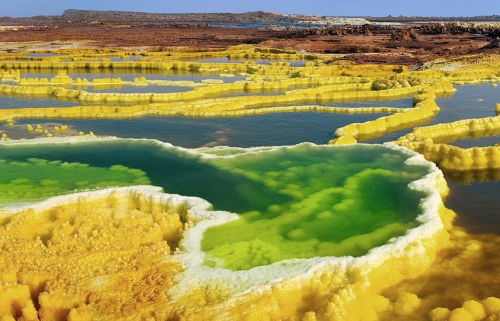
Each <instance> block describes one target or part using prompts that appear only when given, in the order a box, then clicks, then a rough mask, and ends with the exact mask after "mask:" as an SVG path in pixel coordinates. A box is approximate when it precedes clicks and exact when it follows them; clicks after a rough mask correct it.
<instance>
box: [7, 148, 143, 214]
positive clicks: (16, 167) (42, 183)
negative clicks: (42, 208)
mask: <svg viewBox="0 0 500 321" xmlns="http://www.w3.org/2000/svg"><path fill="white" fill-rule="evenodd" d="M0 173H2V176H1V178H0V205H10V204H15V203H21V202H32V201H39V200H40V199H43V198H47V197H50V196H55V195H61V194H67V193H69V192H71V191H77V190H86V189H95V188H99V187H103V186H130V185H144V184H149V183H150V181H149V179H148V178H147V177H145V173H144V172H143V171H141V170H137V169H131V168H127V167H124V166H120V165H114V166H111V167H110V168H104V167H91V166H89V165H88V164H82V163H79V162H71V163H68V162H62V161H58V160H53V161H47V160H45V159H40V158H27V159H25V160H22V159H19V158H16V160H13V159H11V158H9V157H5V156H1V157H0Z"/></svg>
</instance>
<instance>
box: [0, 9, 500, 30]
mask: <svg viewBox="0 0 500 321" xmlns="http://www.w3.org/2000/svg"><path fill="white" fill-rule="evenodd" d="M345 18H346V19H337V20H335V17H332V16H310V15H299V14H281V13H272V12H264V11H254V12H245V13H146V12H132V11H96V10H76V9H68V10H65V11H64V13H63V14H62V15H60V16H34V17H23V18H12V17H2V18H0V25H3V26H5V25H21V26H23V25H24V26H27V25H35V26H41V25H43V26H57V25H65V24H68V23H83V24H85V23H95V22H100V23H124V24H126V23H186V22H195V23H262V24H279V23H290V24H294V23H303V24H304V23H306V24H308V23H310V24H315V23H319V24H326V23H328V22H330V23H334V24H335V23H338V22H339V21H340V22H342V21H344V22H345V21H347V22H348V23H350V22H349V21H351V20H352V21H356V20H357V24H363V23H368V21H369V22H402V23H410V22H431V21H440V22H456V21H461V22H468V21H488V22H493V21H500V16H499V15H491V16H475V17H418V16H416V17H406V16H398V17H392V16H387V17H345ZM365 19H366V20H365ZM363 21H364V22H363Z"/></svg>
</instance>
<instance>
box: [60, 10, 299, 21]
mask: <svg viewBox="0 0 500 321" xmlns="http://www.w3.org/2000/svg"><path fill="white" fill-rule="evenodd" d="M61 19H63V20H66V21H72V22H87V21H105V22H224V23H244V22H257V23H276V22H284V23H296V22H298V21H299V20H300V19H298V18H296V17H292V16H287V15H281V14H275V13H270V12H263V11H256V12H246V13H145V12H129V11H93V10H75V9H68V10H66V11H64V13H63V14H62V16H61Z"/></svg>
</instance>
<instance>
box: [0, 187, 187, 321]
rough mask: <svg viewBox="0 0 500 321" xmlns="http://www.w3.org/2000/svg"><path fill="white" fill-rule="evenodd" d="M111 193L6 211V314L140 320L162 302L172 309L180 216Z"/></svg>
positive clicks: (0, 243) (2, 229)
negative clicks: (173, 257) (168, 297)
mask: <svg viewBox="0 0 500 321" xmlns="http://www.w3.org/2000/svg"><path fill="white" fill-rule="evenodd" d="M107 194H108V195H105V196H101V197H100V198H94V199H91V198H88V197H85V196H83V195H82V196H80V197H69V198H68V200H67V201H56V204H55V205H53V206H48V207H47V206H44V205H42V208H41V209H40V210H38V209H36V210H34V209H33V208H27V209H23V210H21V211H19V212H17V213H15V214H9V215H8V216H5V213H4V215H3V216H0V222H1V224H0V248H2V256H1V257H0V316H2V320H9V318H10V317H8V316H11V317H14V318H20V317H22V318H23V320H38V318H40V319H42V320H64V319H66V317H68V319H71V320H90V319H94V317H95V316H96V314H97V315H98V314H103V315H106V314H107V313H111V314H112V315H114V316H115V317H117V318H118V317H120V318H134V315H136V314H137V313H139V314H138V315H144V314H147V313H148V312H147V311H151V313H152V312H153V311H155V310H157V308H158V306H159V303H162V304H163V306H164V307H165V308H164V309H163V310H162V311H163V313H167V312H168V309H170V307H169V306H168V304H164V303H165V298H164V293H165V292H166V291H167V290H168V289H169V288H170V287H171V286H172V284H173V277H174V276H175V275H176V274H178V273H179V272H180V271H181V270H182V268H181V266H180V264H179V263H178V262H175V261H173V260H171V259H170V258H169V256H170V254H171V253H172V251H174V250H175V248H176V247H177V244H178V242H179V240H180V237H181V235H182V231H183V223H182V221H181V218H180V216H179V214H177V213H175V212H172V209H170V210H169V209H168V208H166V207H163V208H160V207H157V208H153V207H149V208H148V207H147V206H145V204H142V205H141V206H138V205H137V204H140V203H139V202H138V199H139V198H140V195H138V194H137V193H135V194H134V193H133V192H127V191H115V192H107ZM57 203H59V204H57ZM44 207H45V208H44ZM174 210H175V209H174ZM167 302H168V301H167ZM34 306H36V308H37V310H38V311H37V310H36V309H35V307H34ZM76 308H77V309H76ZM72 309H73V310H72ZM74 309H76V311H74ZM158 313H160V311H158ZM169 313H170V312H169ZM68 314H69V315H68Z"/></svg>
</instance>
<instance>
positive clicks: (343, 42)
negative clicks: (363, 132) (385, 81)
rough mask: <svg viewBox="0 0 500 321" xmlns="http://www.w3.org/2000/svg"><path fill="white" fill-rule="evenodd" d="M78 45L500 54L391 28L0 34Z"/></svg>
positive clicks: (470, 36)
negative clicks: (311, 32) (327, 31)
mask: <svg viewBox="0 0 500 321" xmlns="http://www.w3.org/2000/svg"><path fill="white" fill-rule="evenodd" d="M391 38H392V40H391ZM395 39H397V40H395ZM77 40H92V41H94V43H91V44H89V45H88V46H90V47H108V48H111V47H117V48H130V49H131V48H147V47H149V48H151V47H152V48H157V49H161V48H180V47H194V48H200V49H203V48H224V47H227V46H232V45H238V44H254V45H257V46H262V47H272V48H281V49H294V50H304V51H307V52H314V53H322V54H325V53H326V54H344V55H345V57H344V58H343V59H347V60H351V61H354V62H357V63H381V64H384V63H388V64H404V65H415V64H420V63H423V62H425V61H428V60H431V59H435V58H438V57H446V56H450V55H460V54H469V53H478V52H485V53H489V52H500V48H494V47H493V48H488V47H487V45H488V44H489V43H490V41H491V38H488V37H486V36H484V35H482V34H476V33H463V34H427V33H424V32H421V31H420V30H414V31H407V32H406V33H404V34H401V35H396V36H395V35H394V30H393V29H391V28H386V29H381V30H376V29H375V30H370V32H366V31H365V30H363V31H362V32H359V33H348V34H342V33H341V32H339V34H333V35H329V34H328V35H303V34H302V35H297V34H296V33H294V32H289V31H259V30H257V29H256V28H219V27H206V28H200V27H189V26H185V25H182V26H177V27H175V26H165V25H144V24H133V25H131V24H129V25H118V24H100V25H95V26H91V25H77V24H68V25H66V26H60V27H48V28H39V27H35V28H27V29H25V30H19V31H3V32H0V41H2V42H27V41H46V42H53V41H77ZM485 47H486V48H485Z"/></svg>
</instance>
